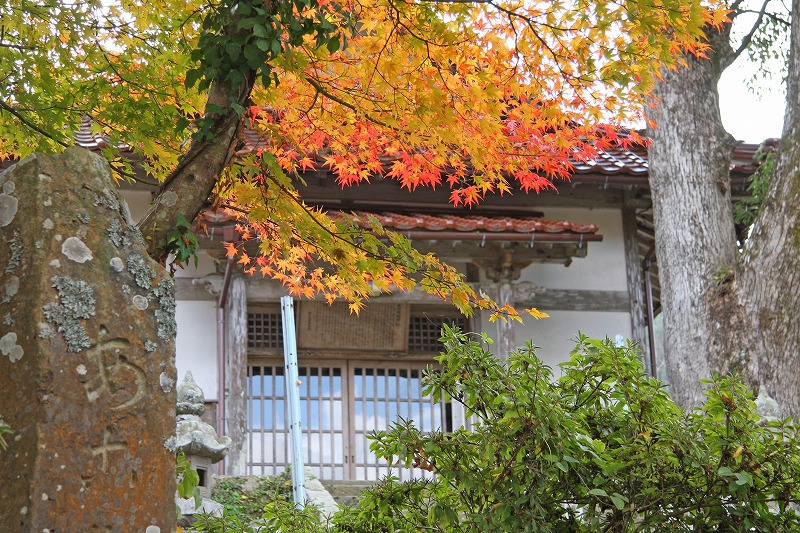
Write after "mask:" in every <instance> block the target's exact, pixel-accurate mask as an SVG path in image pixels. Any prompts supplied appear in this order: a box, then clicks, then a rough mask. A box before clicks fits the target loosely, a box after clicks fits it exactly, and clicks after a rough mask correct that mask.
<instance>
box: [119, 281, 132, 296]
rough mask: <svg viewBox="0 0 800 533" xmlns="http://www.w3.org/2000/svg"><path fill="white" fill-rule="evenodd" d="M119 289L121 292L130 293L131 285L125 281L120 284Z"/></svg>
mask: <svg viewBox="0 0 800 533" xmlns="http://www.w3.org/2000/svg"><path fill="white" fill-rule="evenodd" d="M119 289H120V290H121V291H122V294H130V293H131V286H130V285H128V284H127V283H123V284H122V285H120V287H119Z"/></svg>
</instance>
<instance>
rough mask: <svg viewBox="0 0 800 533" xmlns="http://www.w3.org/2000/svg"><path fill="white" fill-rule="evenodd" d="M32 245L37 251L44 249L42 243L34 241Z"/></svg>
mask: <svg viewBox="0 0 800 533" xmlns="http://www.w3.org/2000/svg"><path fill="white" fill-rule="evenodd" d="M33 245H34V246H35V247H36V249H37V250H41V249H42V248H44V241H36V242H35V243H33Z"/></svg>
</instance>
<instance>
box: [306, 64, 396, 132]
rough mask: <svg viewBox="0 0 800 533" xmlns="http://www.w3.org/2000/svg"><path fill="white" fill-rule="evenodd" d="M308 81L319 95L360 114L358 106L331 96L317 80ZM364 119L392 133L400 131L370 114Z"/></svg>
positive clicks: (365, 114) (308, 78)
mask: <svg viewBox="0 0 800 533" xmlns="http://www.w3.org/2000/svg"><path fill="white" fill-rule="evenodd" d="M306 81H307V82H308V84H309V85H311V86H312V87H313V88H314V89H316V91H317V92H318V93H319V94H321V95H322V96H324V97H326V98H329V99H331V100H333V101H334V102H336V103H337V104H339V105H342V106H344V107H346V108H347V109H350V110H351V111H354V112H355V113H358V112H359V109H358V108H357V107H356V106H354V105H353V104H351V103H350V102H348V101H346V100H343V99H341V98H339V97H338V96H336V95H334V94H331V93H330V92H329V91H328V90H327V89H325V88H324V87H323V86H322V85H321V84H320V83H319V82H318V81H317V80H315V79H314V78H311V77H307V78H306ZM364 117H365V118H366V119H367V120H369V121H370V122H373V123H375V124H377V125H379V126H383V127H384V128H387V129H390V130H392V131H398V130H397V128H395V127H393V126H390V125H388V124H387V123H385V122H383V121H382V120H379V119H377V118H374V117H373V116H372V115H370V114H369V113H364Z"/></svg>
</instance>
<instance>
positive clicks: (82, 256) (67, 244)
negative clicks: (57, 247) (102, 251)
mask: <svg viewBox="0 0 800 533" xmlns="http://www.w3.org/2000/svg"><path fill="white" fill-rule="evenodd" d="M61 253H62V254H64V255H65V256H67V259H70V260H72V261H75V262H76V263H85V262H86V261H91V260H92V259H94V256H93V255H92V251H91V250H90V249H89V247H88V246H86V244H84V242H83V241H82V240H80V239H79V238H78V237H69V238H68V239H67V240H65V241H64V243H63V244H62V245H61Z"/></svg>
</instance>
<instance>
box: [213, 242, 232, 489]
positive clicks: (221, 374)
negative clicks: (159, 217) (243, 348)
mask: <svg viewBox="0 0 800 533" xmlns="http://www.w3.org/2000/svg"><path fill="white" fill-rule="evenodd" d="M225 229H226V231H225V235H224V239H225V240H226V241H231V240H233V231H232V230H230V231H228V228H225ZM233 268H234V263H233V258H232V257H229V258H228V262H227V264H226V265H225V277H224V278H223V281H222V290H220V292H219V300H218V301H217V434H218V435H220V436H222V435H225V304H226V302H227V301H228V289H229V288H230V285H231V278H232V277H233ZM217 468H218V469H219V470H218V472H217V473H218V474H219V475H223V474H225V459H223V460H222V461H220V462H219V464H218V466H217Z"/></svg>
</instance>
